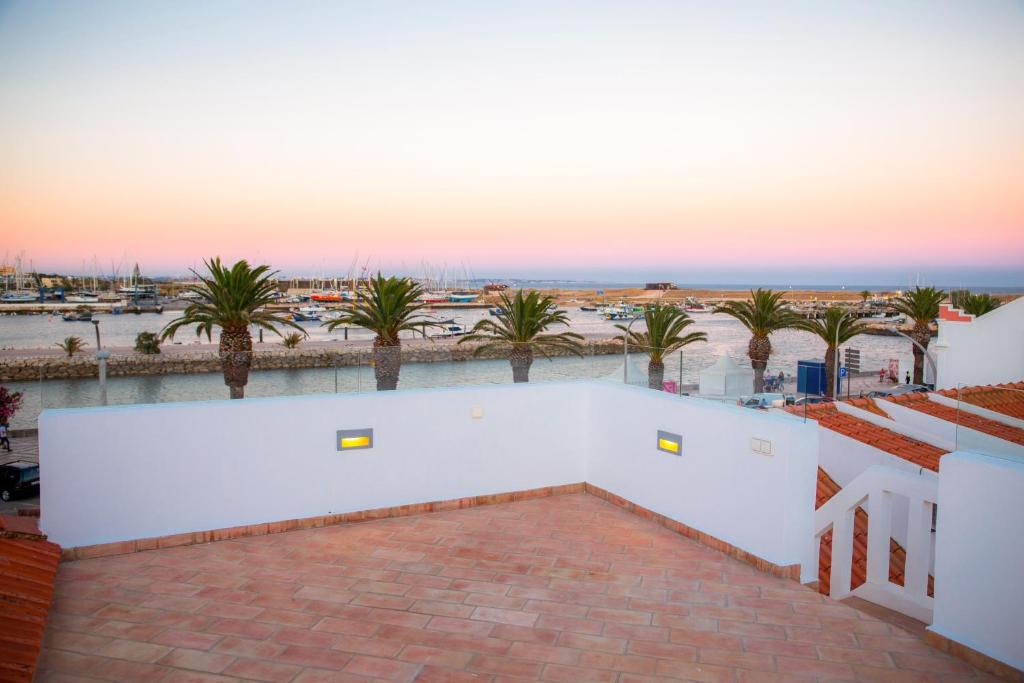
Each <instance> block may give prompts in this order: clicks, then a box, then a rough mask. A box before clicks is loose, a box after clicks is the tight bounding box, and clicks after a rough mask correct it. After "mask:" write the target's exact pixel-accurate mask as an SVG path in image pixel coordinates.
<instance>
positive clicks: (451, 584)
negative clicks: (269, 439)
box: [38, 494, 983, 683]
mask: <svg viewBox="0 0 1024 683" xmlns="http://www.w3.org/2000/svg"><path fill="white" fill-rule="evenodd" d="M40 666H41V673H40V674H39V676H38V680H42V681H55V682H56V681H73V680H91V679H95V678H99V679H107V680H117V681H130V680H139V681H160V682H161V683H180V682H183V681H211V682H212V681H230V680H259V681H280V682H282V683H287V682H292V683H313V682H321V681H344V682H354V681H421V682H424V683H426V682H431V681H450V682H459V681H488V682H490V683H498V682H499V681H512V680H524V679H525V680H544V681H567V682H578V681H606V682H615V683H645V682H646V683H654V682H655V681H669V680H699V681H736V682H754V681H784V680H785V681H788V680H815V679H821V680H825V679H827V680H862V681H947V680H980V679H983V678H982V677H981V674H979V673H978V672H976V671H975V670H973V669H972V668H970V667H969V666H968V665H966V664H965V663H963V662H962V661H960V660H957V659H953V658H951V657H949V656H947V655H944V654H942V653H940V652H938V651H937V650H934V649H932V648H930V647H928V646H927V645H925V644H923V643H922V642H921V641H920V640H919V639H918V638H917V637H915V636H912V635H910V634H908V633H906V632H904V631H901V630H900V629H898V628H895V627H893V626H890V625H889V624H886V623H884V622H882V621H879V620H877V619H875V618H873V617H870V616H868V615H866V614H863V613H861V612H858V611H857V610H855V609H852V608H850V607H847V606H844V605H841V604H839V603H837V602H835V601H832V600H830V599H828V598H825V597H823V596H821V595H819V594H818V593H816V592H814V591H812V590H809V589H807V588H804V587H802V586H799V585H798V584H796V583H794V582H792V581H787V580H784V579H778V578H774V577H771V576H768V575H765V574H762V573H759V572H757V571H755V570H754V569H752V568H751V567H749V566H748V565H745V564H742V563H740V562H738V561H735V560H732V559H730V558H727V557H726V556H724V555H722V554H721V553H718V552H716V551H713V550H710V549H708V548H706V547H704V546H701V545H698V544H697V543H695V542H693V541H690V540H688V539H685V538H683V537H680V536H678V535H676V534H673V533H671V532H669V531H667V530H665V529H664V528H662V527H660V526H657V525H655V524H652V523H650V522H647V521H645V520H643V519H641V518H639V517H637V516H634V515H631V514H629V513H627V512H625V511H623V510H621V509H619V508H616V507H614V506H612V505H610V504H608V503H606V502H604V501H601V500H599V499H597V498H595V497H592V496H588V495H584V494H579V495H569V496H558V497H554V498H544V499H537V500H531V501H523V502H517V503H510V504H503V505H494V506H486V507H477V508H470V509H466V510H458V511H452V512H443V513H434V514H428V515H420V516H414V517H404V518H397V519H389V520H380V521H376V522H369V523H363V524H351V525H343V526H334V527H325V528H321V529H315V530H308V531H296V532H290V533H284V534H276V535H271V536H263V537H257V538H249V539H241V540H237V541H222V542H217V543H211V544H207V545H200V546H191V547H182V548H170V549H165V550H155V551H149V552H144V553H137V554H133V555H122V556H118V557H109V558H101V559H95V560H86V561H80V562H74V563H64V564H62V565H61V567H60V573H59V576H58V582H57V597H56V598H55V601H54V605H53V608H52V610H51V615H50V620H49V625H48V628H47V633H46V639H45V650H44V652H43V656H42V659H41V665H40Z"/></svg>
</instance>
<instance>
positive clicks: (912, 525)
mask: <svg viewBox="0 0 1024 683" xmlns="http://www.w3.org/2000/svg"><path fill="white" fill-rule="evenodd" d="M896 495H899V496H903V497H906V498H907V500H908V501H909V512H908V518H907V544H906V548H905V550H906V564H905V566H904V568H903V575H904V582H903V583H904V585H902V586H900V585H897V584H895V583H892V582H890V581H889V563H890V561H891V557H890V555H891V552H890V543H891V541H890V538H891V536H892V524H893V522H892V516H893V510H894V507H893V502H894V499H893V497H894V496H896ZM937 495H938V482H937V478H936V477H935V476H934V475H932V474H931V473H918V474H910V473H907V472H903V471H900V470H896V469H894V468H891V467H886V466H884V465H875V466H874V467H870V468H868V469H867V470H865V471H864V472H862V473H861V474H860V475H859V476H857V477H855V478H854V479H853V481H851V482H849V483H848V484H847V485H846V486H844V487H843V488H842V489H840V490H839V491H838V492H836V494H835V495H834V496H832V498H831V499H829V501H828V502H826V503H825V504H824V505H822V506H821V507H820V508H818V510H817V512H815V518H814V534H815V535H814V539H815V542H816V543H817V542H818V541H820V539H821V536H822V535H823V534H825V533H828V531H829V529H831V530H832V568H831V571H830V574H829V581H830V584H831V585H830V591H829V595H831V596H832V597H833V598H837V599H840V598H845V597H847V596H849V595H856V596H858V597H861V598H863V599H865V600H869V601H871V602H875V603H877V604H879V605H882V606H883V607H888V608H889V609H893V610H896V611H898V612H902V613H903V614H907V615H909V616H911V617H913V618H915V619H918V620H920V621H924V622H930V621H931V618H932V609H933V602H934V601H933V600H932V598H930V597H928V573H929V571H930V567H931V519H932V517H931V512H932V505H933V502H934V501H935V498H936V496H937ZM858 507H862V508H864V509H865V510H866V511H867V513H868V542H867V577H866V580H865V582H864V583H863V584H862V585H860V586H859V587H858V588H857V589H855V590H851V589H850V575H851V573H852V568H853V534H854V524H855V519H856V511H857V508H858ZM816 547H817V545H816ZM815 557H817V555H815Z"/></svg>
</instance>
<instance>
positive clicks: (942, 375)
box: [929, 297, 1024, 389]
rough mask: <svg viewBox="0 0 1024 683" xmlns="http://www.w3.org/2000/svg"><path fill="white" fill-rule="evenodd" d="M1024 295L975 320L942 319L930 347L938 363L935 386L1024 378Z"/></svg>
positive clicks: (986, 382)
mask: <svg viewBox="0 0 1024 683" xmlns="http://www.w3.org/2000/svg"><path fill="white" fill-rule="evenodd" d="M1022 338H1024V297H1020V298H1017V299H1015V300H1013V301H1011V302H1009V303H1007V304H1003V305H1002V306H1000V307H999V308H997V309H996V310H994V311H992V312H991V313H987V314H985V315H983V316H981V317H979V318H976V319H975V320H973V321H972V322H951V321H946V320H940V321H939V335H938V339H936V340H935V341H934V342H933V343H932V344H931V345H930V346H929V350H930V351H932V352H933V353H934V354H935V357H936V364H937V365H938V370H939V372H938V377H937V380H936V388H938V389H949V388H955V387H956V386H957V385H964V386H975V385H980V384H999V383H1002V382H1013V381H1019V380H1022V379H1024V349H1022V347H1021V342H1020V340H1021V339H1022Z"/></svg>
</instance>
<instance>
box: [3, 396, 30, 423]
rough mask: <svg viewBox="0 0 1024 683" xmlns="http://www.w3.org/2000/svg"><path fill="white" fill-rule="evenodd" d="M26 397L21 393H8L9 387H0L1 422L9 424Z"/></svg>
mask: <svg viewBox="0 0 1024 683" xmlns="http://www.w3.org/2000/svg"><path fill="white" fill-rule="evenodd" d="M24 397H25V395H24V394H23V393H22V392H20V391H7V387H0V422H2V423H4V424H7V421H8V420H10V419H11V418H12V417H14V413H16V412H18V408H20V407H21V399H23V398H24Z"/></svg>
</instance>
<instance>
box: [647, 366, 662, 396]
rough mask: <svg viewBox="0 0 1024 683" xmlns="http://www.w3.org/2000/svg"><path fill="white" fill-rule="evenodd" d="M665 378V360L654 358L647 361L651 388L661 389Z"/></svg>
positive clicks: (648, 382)
mask: <svg viewBox="0 0 1024 683" xmlns="http://www.w3.org/2000/svg"><path fill="white" fill-rule="evenodd" d="M664 380H665V362H664V361H662V360H655V359H654V358H652V359H651V360H650V362H649V363H647V386H648V387H650V388H651V389H658V390H660V389H661V385H662V382H663V381H664Z"/></svg>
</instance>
